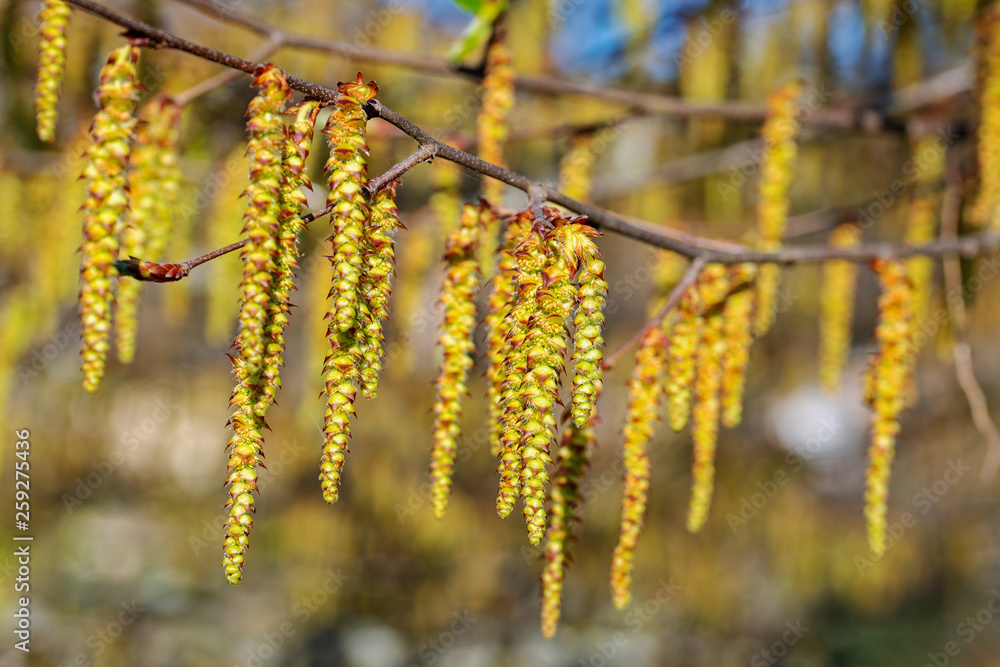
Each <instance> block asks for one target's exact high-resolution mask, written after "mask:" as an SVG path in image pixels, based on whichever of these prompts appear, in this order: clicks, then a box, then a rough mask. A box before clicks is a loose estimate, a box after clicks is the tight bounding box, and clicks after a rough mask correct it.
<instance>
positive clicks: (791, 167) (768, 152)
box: [754, 81, 802, 337]
mask: <svg viewBox="0 0 1000 667" xmlns="http://www.w3.org/2000/svg"><path fill="white" fill-rule="evenodd" d="M801 92H802V83H801V82H799V81H792V82H789V83H787V84H785V85H783V86H781V87H779V88H778V89H776V90H775V91H773V92H772V93H771V95H770V96H769V97H768V102H767V120H766V121H764V127H763V128H762V129H761V138H762V139H763V140H764V160H763V161H762V162H761V165H760V186H759V190H758V202H757V234H758V247H759V249H761V250H777V249H778V248H780V247H781V238H782V236H783V235H784V233H785V224H786V221H787V219H788V189H789V186H790V185H791V183H792V177H793V176H794V171H795V158H796V154H797V152H798V151H797V147H796V144H795V139H796V136H797V134H798V129H799V124H798V121H797V120H796V115H795V112H796V109H797V102H798V98H799V95H801ZM780 283H781V268H780V267H779V266H777V265H776V264H765V265H763V266H761V267H760V269H759V270H758V272H757V306H756V315H755V317H754V329H755V333H756V335H757V336H758V337H759V336H763V335H764V334H765V333H767V331H768V329H770V328H771V324H772V323H773V322H774V317H775V299H776V297H777V293H778V287H779V285H780Z"/></svg>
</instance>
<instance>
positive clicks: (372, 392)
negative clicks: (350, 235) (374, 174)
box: [361, 180, 403, 399]
mask: <svg viewBox="0 0 1000 667" xmlns="http://www.w3.org/2000/svg"><path fill="white" fill-rule="evenodd" d="M398 187H399V181H398V180H394V181H392V182H390V183H388V184H387V185H386V186H385V187H384V188H382V189H381V190H379V191H378V193H377V194H376V195H375V197H374V198H373V200H372V206H371V220H370V224H369V252H368V254H367V256H366V257H365V267H366V271H365V279H364V281H363V284H364V286H365V298H366V301H367V304H368V309H369V311H370V312H371V317H370V318H368V320H367V321H366V323H365V342H366V345H367V346H366V348H365V352H364V360H365V363H364V365H363V366H362V367H361V390H362V393H363V394H364V396H365V398H368V399H372V398H375V396H376V393H377V391H378V377H379V373H381V371H382V347H383V344H384V342H385V336H384V334H383V333H382V322H383V321H385V320H388V319H389V300H390V298H391V297H392V277H393V276H394V275H395V266H396V247H395V242H394V240H393V234H395V232H396V230H397V229H399V228H400V227H402V226H403V225H402V223H401V222H400V221H399V211H398V210H397V208H396V189H397V188H398Z"/></svg>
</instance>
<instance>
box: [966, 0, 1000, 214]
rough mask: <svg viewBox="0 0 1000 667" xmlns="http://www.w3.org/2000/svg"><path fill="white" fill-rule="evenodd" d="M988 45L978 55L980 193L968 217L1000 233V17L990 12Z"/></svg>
mask: <svg viewBox="0 0 1000 667" xmlns="http://www.w3.org/2000/svg"><path fill="white" fill-rule="evenodd" d="M989 14H990V16H989V17H988V18H987V19H986V22H985V27H986V29H987V30H988V33H987V36H986V40H985V42H986V43H985V44H984V45H983V46H982V48H981V49H980V50H979V52H978V54H977V55H978V56H979V58H978V60H979V65H980V67H979V69H980V72H981V80H980V85H979V110H980V118H979V130H978V132H977V153H978V160H979V192H978V194H977V195H976V199H975V202H974V204H973V205H972V210H971V211H970V215H969V216H968V218H969V220H970V222H972V224H974V225H978V226H980V227H984V226H986V225H989V226H991V227H992V228H993V229H994V230H1000V216H998V215H997V204H998V203H1000V18H998V14H997V12H996V11H995V10H994V11H991V12H989Z"/></svg>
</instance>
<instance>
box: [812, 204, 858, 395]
mask: <svg viewBox="0 0 1000 667" xmlns="http://www.w3.org/2000/svg"><path fill="white" fill-rule="evenodd" d="M860 238H861V232H860V230H859V229H858V227H857V225H854V224H853V223H846V224H843V225H840V226H839V227H837V228H836V229H835V230H834V231H833V233H832V234H830V241H829V242H830V246H831V247H834V248H846V247H849V246H853V245H857V244H858V241H859V240H860ZM857 281H858V266H857V264H855V263H854V262H849V261H847V260H844V259H834V260H830V261H829V262H826V263H825V264H824V265H823V287H822V289H821V290H820V319H819V379H820V384H822V385H823V388H824V389H826V391H828V392H830V393H835V392H836V391H837V390H838V389H839V388H840V377H841V374H842V373H843V370H844V365H845V364H846V363H847V355H848V353H849V352H850V348H851V324H852V322H853V320H854V291H855V288H856V286H857Z"/></svg>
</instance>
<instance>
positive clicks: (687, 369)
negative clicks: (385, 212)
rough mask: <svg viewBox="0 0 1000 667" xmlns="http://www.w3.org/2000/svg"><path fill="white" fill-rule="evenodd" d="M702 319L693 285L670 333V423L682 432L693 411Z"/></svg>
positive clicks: (678, 311) (695, 288)
mask: <svg viewBox="0 0 1000 667" xmlns="http://www.w3.org/2000/svg"><path fill="white" fill-rule="evenodd" d="M702 321H703V320H702V317H701V305H700V300H699V294H698V289H697V287H696V286H692V287H689V288H688V289H687V291H686V292H685V293H684V296H683V297H682V298H681V300H680V303H679V304H678V305H677V319H676V321H675V322H674V327H673V330H672V331H671V332H670V345H669V352H668V359H669V363H668V372H667V380H666V391H667V422H668V423H669V424H670V428H672V429H673V430H675V431H682V430H683V429H684V427H685V426H687V422H688V416H689V415H690V414H691V383H692V382H693V381H694V377H695V355H696V353H697V346H698V340H699V338H700V337H701V326H702Z"/></svg>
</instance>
